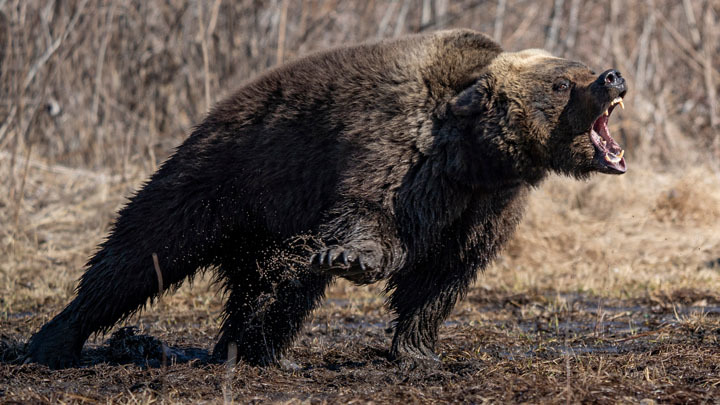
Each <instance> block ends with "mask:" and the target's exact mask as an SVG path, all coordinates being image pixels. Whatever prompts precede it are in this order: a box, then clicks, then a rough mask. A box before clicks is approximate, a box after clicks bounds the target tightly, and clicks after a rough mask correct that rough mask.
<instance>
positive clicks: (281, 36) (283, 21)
mask: <svg viewBox="0 0 720 405" xmlns="http://www.w3.org/2000/svg"><path fill="white" fill-rule="evenodd" d="M287 10H288V0H282V6H281V8H280V21H279V22H278V45H277V53H276V55H275V60H276V61H277V64H278V65H280V64H282V63H283V57H284V56H285V55H284V53H285V31H286V29H287Z"/></svg>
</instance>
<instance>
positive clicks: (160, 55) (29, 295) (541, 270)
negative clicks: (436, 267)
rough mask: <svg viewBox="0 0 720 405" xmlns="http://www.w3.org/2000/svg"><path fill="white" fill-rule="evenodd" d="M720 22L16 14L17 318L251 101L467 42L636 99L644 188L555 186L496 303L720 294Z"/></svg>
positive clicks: (9, 257)
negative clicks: (253, 89)
mask: <svg viewBox="0 0 720 405" xmlns="http://www.w3.org/2000/svg"><path fill="white" fill-rule="evenodd" d="M719 13H720V0H694V1H692V0H683V1H674V0H673V1H670V0H667V1H661V0H643V1H620V0H611V1H603V2H597V1H588V0H540V1H537V0H532V1H530V0H507V1H506V0H492V1H480V0H452V1H451V0H397V1H388V0H368V1H338V0H266V1H259V0H238V1H231V0H207V1H195V0H192V1H187V0H163V1H160V0H156V1H141V0H117V1H104V0H65V1H61V0H43V1H40V0H0V178H2V183H1V185H0V190H2V191H0V256H2V257H4V259H5V260H3V261H0V311H2V310H3V308H5V310H8V311H12V310H13V309H12V308H14V310H18V308H28V307H31V308H36V307H37V305H38V303H40V302H47V301H46V300H52V302H54V303H56V304H57V305H61V304H62V303H63V302H64V301H65V300H66V299H67V298H68V297H69V296H72V294H73V288H74V286H75V284H76V280H77V277H78V276H79V275H80V274H81V273H82V270H83V264H84V262H85V261H86V260H87V257H88V256H89V255H90V254H91V252H92V251H93V249H94V248H95V246H97V243H98V242H99V241H100V240H102V237H103V235H105V234H106V232H107V230H108V227H109V224H111V223H112V219H113V218H114V215H115V214H114V213H115V212H117V209H118V208H119V207H120V206H122V204H123V203H124V202H125V197H127V196H128V195H130V194H131V193H132V192H133V191H134V190H136V189H137V188H138V187H139V185H140V184H141V183H142V181H143V180H144V179H146V178H147V177H148V176H149V175H150V174H151V173H152V172H153V171H154V170H155V169H156V168H157V166H158V165H159V164H160V162H162V161H163V159H165V158H166V157H167V156H168V155H169V154H170V153H172V151H173V148H174V147H175V146H177V145H179V144H180V142H182V140H183V139H184V138H185V137H186V136H187V135H188V134H189V132H190V131H191V129H192V126H193V125H195V124H197V123H199V121H200V120H201V119H202V118H203V115H204V114H205V113H206V112H207V111H208V109H209V108H210V106H212V105H213V103H215V102H217V101H219V100H220V99H221V98H222V97H224V96H226V95H228V94H229V93H231V92H232V91H233V90H234V89H235V88H237V87H239V86H241V85H242V83H243V82H245V81H247V80H250V79H252V78H253V77H255V76H257V75H258V74H260V73H262V72H263V71H265V70H267V69H269V68H272V67H273V66H276V65H278V64H280V63H283V62H285V61H288V60H292V59H294V58H297V57H300V56H302V55H305V54H308V53H310V52H313V51H316V50H321V49H326V48H329V47H334V46H342V45H347V44H352V43H356V42H361V41H367V40H370V41H375V40H380V39H382V38H390V37H395V36H400V35H405V34H409V33H417V32H426V31H432V30H437V29H444V28H451V27H464V28H472V29H475V30H478V31H481V32H484V33H487V34H488V35H490V36H492V37H494V38H495V39H496V40H497V41H499V42H500V43H501V44H502V45H503V47H504V48H505V49H506V50H520V49H525V48H530V47H539V48H545V49H548V50H549V51H551V52H553V53H554V54H556V55H559V56H563V57H567V58H572V59H579V60H582V61H584V62H585V63H587V64H588V65H589V66H590V67H592V68H594V69H595V70H597V71H602V70H604V69H607V68H610V67H615V68H617V69H619V70H620V71H622V73H623V75H624V76H625V77H626V78H627V79H628V81H629V84H630V92H629V93H628V95H627V97H626V99H625V105H626V109H625V110H624V111H616V112H615V113H614V114H613V117H612V119H611V120H610V121H611V122H610V126H611V130H612V132H613V135H614V137H615V138H616V139H617V140H618V141H619V142H620V143H621V145H622V146H623V147H625V149H626V153H627V156H628V167H629V170H628V173H627V174H626V175H623V176H619V177H617V176H601V175H598V176H594V177H593V178H592V179H591V180H590V181H589V182H577V181H574V180H572V179H564V178H560V177H557V176H556V177H552V178H551V179H550V180H549V181H547V182H546V184H544V185H543V187H541V188H540V189H539V190H537V191H536V192H534V193H533V197H532V199H531V201H530V205H529V209H528V213H527V215H526V220H525V221H524V222H523V223H522V225H521V227H520V229H519V230H518V233H517V237H516V238H515V240H513V241H512V242H511V243H510V245H509V246H508V248H507V249H505V252H504V253H503V256H502V257H501V258H500V259H499V260H498V261H496V263H495V264H494V265H493V266H491V267H490V268H489V269H487V271H486V272H485V275H484V276H483V277H481V278H480V280H482V283H485V284H484V285H485V287H488V286H489V287H488V288H501V289H510V290H515V291H524V290H527V289H540V290H543V289H553V290H554V289H565V290H577V289H580V290H592V291H594V292H596V293H599V294H602V295H623V294H625V293H628V291H633V294H635V293H640V294H645V293H646V292H647V291H651V292H652V291H656V290H661V289H665V288H667V289H669V290H674V289H677V288H681V287H682V286H686V287H688V288H700V289H703V290H705V289H710V290H714V291H720V272H719V271H718V270H717V269H718V267H716V266H715V265H714V264H713V263H715V262H716V261H717V260H720V259H718V257H720V232H718V222H720V138H719V137H718V129H720V124H719V123H718V121H719V120H720V119H719V118H718V115H719V114H720V111H719V110H718V105H717V104H718V103H717V94H718V85H720V28H719V27H720V18H719ZM50 274H52V277H49V275H50ZM343 288H344V287H343ZM483 288H484V287H483ZM43 308H46V309H44V310H47V311H48V312H49V313H51V312H52V311H53V308H52V306H50V307H43Z"/></svg>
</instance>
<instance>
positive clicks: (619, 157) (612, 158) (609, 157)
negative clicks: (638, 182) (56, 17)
mask: <svg viewBox="0 0 720 405" xmlns="http://www.w3.org/2000/svg"><path fill="white" fill-rule="evenodd" d="M624 154H625V151H624V150H622V151H620V154H619V155H617V156H616V155H613V154H612V153H606V154H605V160H607V161H608V162H610V163H617V162H619V161H621V160H622V158H623V155H624Z"/></svg>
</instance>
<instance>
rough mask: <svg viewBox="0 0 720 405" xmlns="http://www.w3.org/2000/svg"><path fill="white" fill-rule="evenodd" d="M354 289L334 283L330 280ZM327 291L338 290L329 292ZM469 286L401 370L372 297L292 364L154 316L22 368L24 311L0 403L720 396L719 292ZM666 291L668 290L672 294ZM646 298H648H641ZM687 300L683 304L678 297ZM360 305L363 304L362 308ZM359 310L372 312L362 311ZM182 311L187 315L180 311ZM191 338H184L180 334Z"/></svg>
mask: <svg viewBox="0 0 720 405" xmlns="http://www.w3.org/2000/svg"><path fill="white" fill-rule="evenodd" d="M340 288H343V289H348V288H350V289H352V288H353V287H347V286H336V287H334V288H333V289H334V290H338V289H340ZM329 295H333V292H332V291H331V292H330V294H329ZM658 299H659V298H658V297H647V298H646V299H645V300H644V301H643V300H638V299H635V300H610V299H601V298H599V297H595V296H591V295H588V294H558V293H556V292H550V291H544V292H543V291H537V292H533V293H531V294H514V293H510V292H506V291H499V290H486V289H483V288H475V289H473V290H472V291H471V294H470V295H469V297H468V298H467V299H466V300H464V301H463V302H462V303H461V304H460V305H459V307H458V309H457V310H456V311H455V313H454V314H453V316H451V318H450V319H449V320H448V321H447V322H446V323H445V325H444V327H443V328H442V330H441V341H440V345H439V347H438V352H439V353H440V354H441V357H442V362H441V364H438V365H437V366H435V367H428V368H422V369H415V370H411V371H406V372H401V371H400V370H399V369H398V367H397V366H396V365H395V364H393V363H392V362H390V361H388V360H387V357H386V348H387V347H388V346H389V343H390V340H391V338H392V329H391V322H390V321H389V315H387V314H385V315H383V314H382V313H381V312H380V311H379V310H380V309H381V308H380V307H379V306H381V304H380V303H379V302H381V300H379V299H378V298H373V297H367V296H362V295H361V296H360V297H359V298H355V297H352V296H349V297H346V298H344V299H342V298H331V299H329V300H328V302H327V303H326V304H325V305H324V306H323V307H322V308H320V309H319V310H318V311H317V313H316V314H315V316H314V317H313V319H312V320H311V321H310V322H309V323H308V325H307V326H306V328H305V329H304V331H303V333H302V334H301V336H300V337H299V339H298V341H297V342H296V344H295V345H294V347H293V349H292V350H291V351H290V352H289V353H288V356H287V359H288V361H287V362H283V364H281V365H277V366H271V367H265V368H262V367H250V366H247V365H245V364H242V363H240V364H237V365H235V366H234V367H232V366H231V365H230V364H224V363H220V362H215V361H213V360H212V359H211V357H210V356H209V354H208V348H209V347H211V346H212V344H213V343H214V339H213V337H212V336H208V335H207V334H205V333H202V331H198V330H195V329H197V328H202V325H198V324H197V323H195V324H194V323H193V322H195V321H196V320H195V321H193V319H192V318H185V321H186V322H185V323H180V322H177V320H175V319H173V322H172V323H173V325H172V327H168V326H163V322H162V321H161V320H157V319H155V318H154V316H153V315H152V314H151V315H149V316H141V317H140V318H139V319H138V321H139V322H140V324H141V325H142V326H143V331H142V332H141V331H140V330H139V329H137V328H134V327H125V328H120V329H117V330H116V331H115V332H114V333H113V334H112V335H111V336H110V337H109V338H108V339H107V340H106V341H105V342H100V343H94V344H93V343H90V344H88V345H86V348H85V350H84V351H83V366H82V367H80V368H75V369H67V370H59V371H50V370H48V369H47V368H45V367H43V366H39V365H35V364H28V365H23V364H20V363H21V362H22V352H23V350H24V347H23V342H24V338H22V337H21V336H29V335H30V334H31V332H32V331H33V330H34V328H35V327H36V326H37V324H36V322H33V321H31V319H32V317H33V316H32V314H23V315H21V316H17V317H12V316H11V317H8V318H7V319H5V320H3V321H2V322H1V323H0V325H1V327H2V329H3V330H9V331H13V332H12V333H10V334H3V335H2V337H0V360H1V362H0V401H1V402H35V403H57V402H64V403H97V402H102V403H105V402H112V403H128V402H133V403H134V402H143V403H149V402H154V401H157V402H161V403H176V402H177V403H195V402H198V401H208V400H210V401H212V402H222V401H227V402H229V401H234V402H236V403H261V402H262V403H265V402H273V403H318V404H321V403H338V402H352V401H360V402H366V401H373V402H380V403H382V402H388V403H390V402H392V403H395V402H409V403H435V402H463V403H482V402H487V401H490V402H547V403H553V402H560V401H565V400H569V401H572V402H594V403H615V402H618V401H619V402H629V403H640V402H641V401H643V400H645V401H646V402H645V403H647V401H649V400H652V401H656V402H708V401H713V400H715V399H716V398H718V397H719V396H720V302H718V301H717V300H714V299H708V296H707V293H705V292H702V291H689V290H688V291H684V292H683V294H682V297H680V298H679V299H677V300H676V301H667V302H665V303H664V304H663V305H661V304H660V303H658V302H657V301H658ZM666 299H668V297H666ZM639 301H643V302H639ZM688 302H689V303H690V304H686V303H688ZM363 308H364V309H363ZM368 309H369V311H367V312H366V310H368ZM181 319H182V318H181ZM188 336H190V338H188Z"/></svg>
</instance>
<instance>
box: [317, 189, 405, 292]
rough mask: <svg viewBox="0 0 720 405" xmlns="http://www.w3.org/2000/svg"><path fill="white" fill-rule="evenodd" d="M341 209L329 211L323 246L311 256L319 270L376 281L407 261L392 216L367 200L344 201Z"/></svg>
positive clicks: (323, 235)
mask: <svg viewBox="0 0 720 405" xmlns="http://www.w3.org/2000/svg"><path fill="white" fill-rule="evenodd" d="M344 204H345V207H351V209H347V208H344V209H342V210H337V211H333V210H330V214H329V219H327V220H326V221H325V223H324V224H323V225H322V226H321V229H320V232H319V237H320V239H321V240H322V244H324V246H321V247H318V248H317V249H316V251H315V253H314V254H312V255H311V257H310V264H311V268H312V269H313V270H314V271H316V272H319V273H323V274H329V275H332V276H339V277H344V278H347V279H349V280H351V281H354V282H356V283H361V284H365V283H373V282H376V281H378V280H381V279H384V278H386V277H387V276H388V275H389V274H391V273H392V272H393V271H395V270H396V269H398V268H400V267H401V266H402V264H403V262H404V257H405V255H404V249H402V245H401V244H400V241H399V238H398V237H397V230H396V229H395V225H394V222H393V221H392V220H391V218H390V217H389V216H388V215H386V214H384V213H383V211H382V210H381V209H379V208H377V207H372V206H371V205H370V204H368V203H367V202H361V201H351V202H345V203H344Z"/></svg>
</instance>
